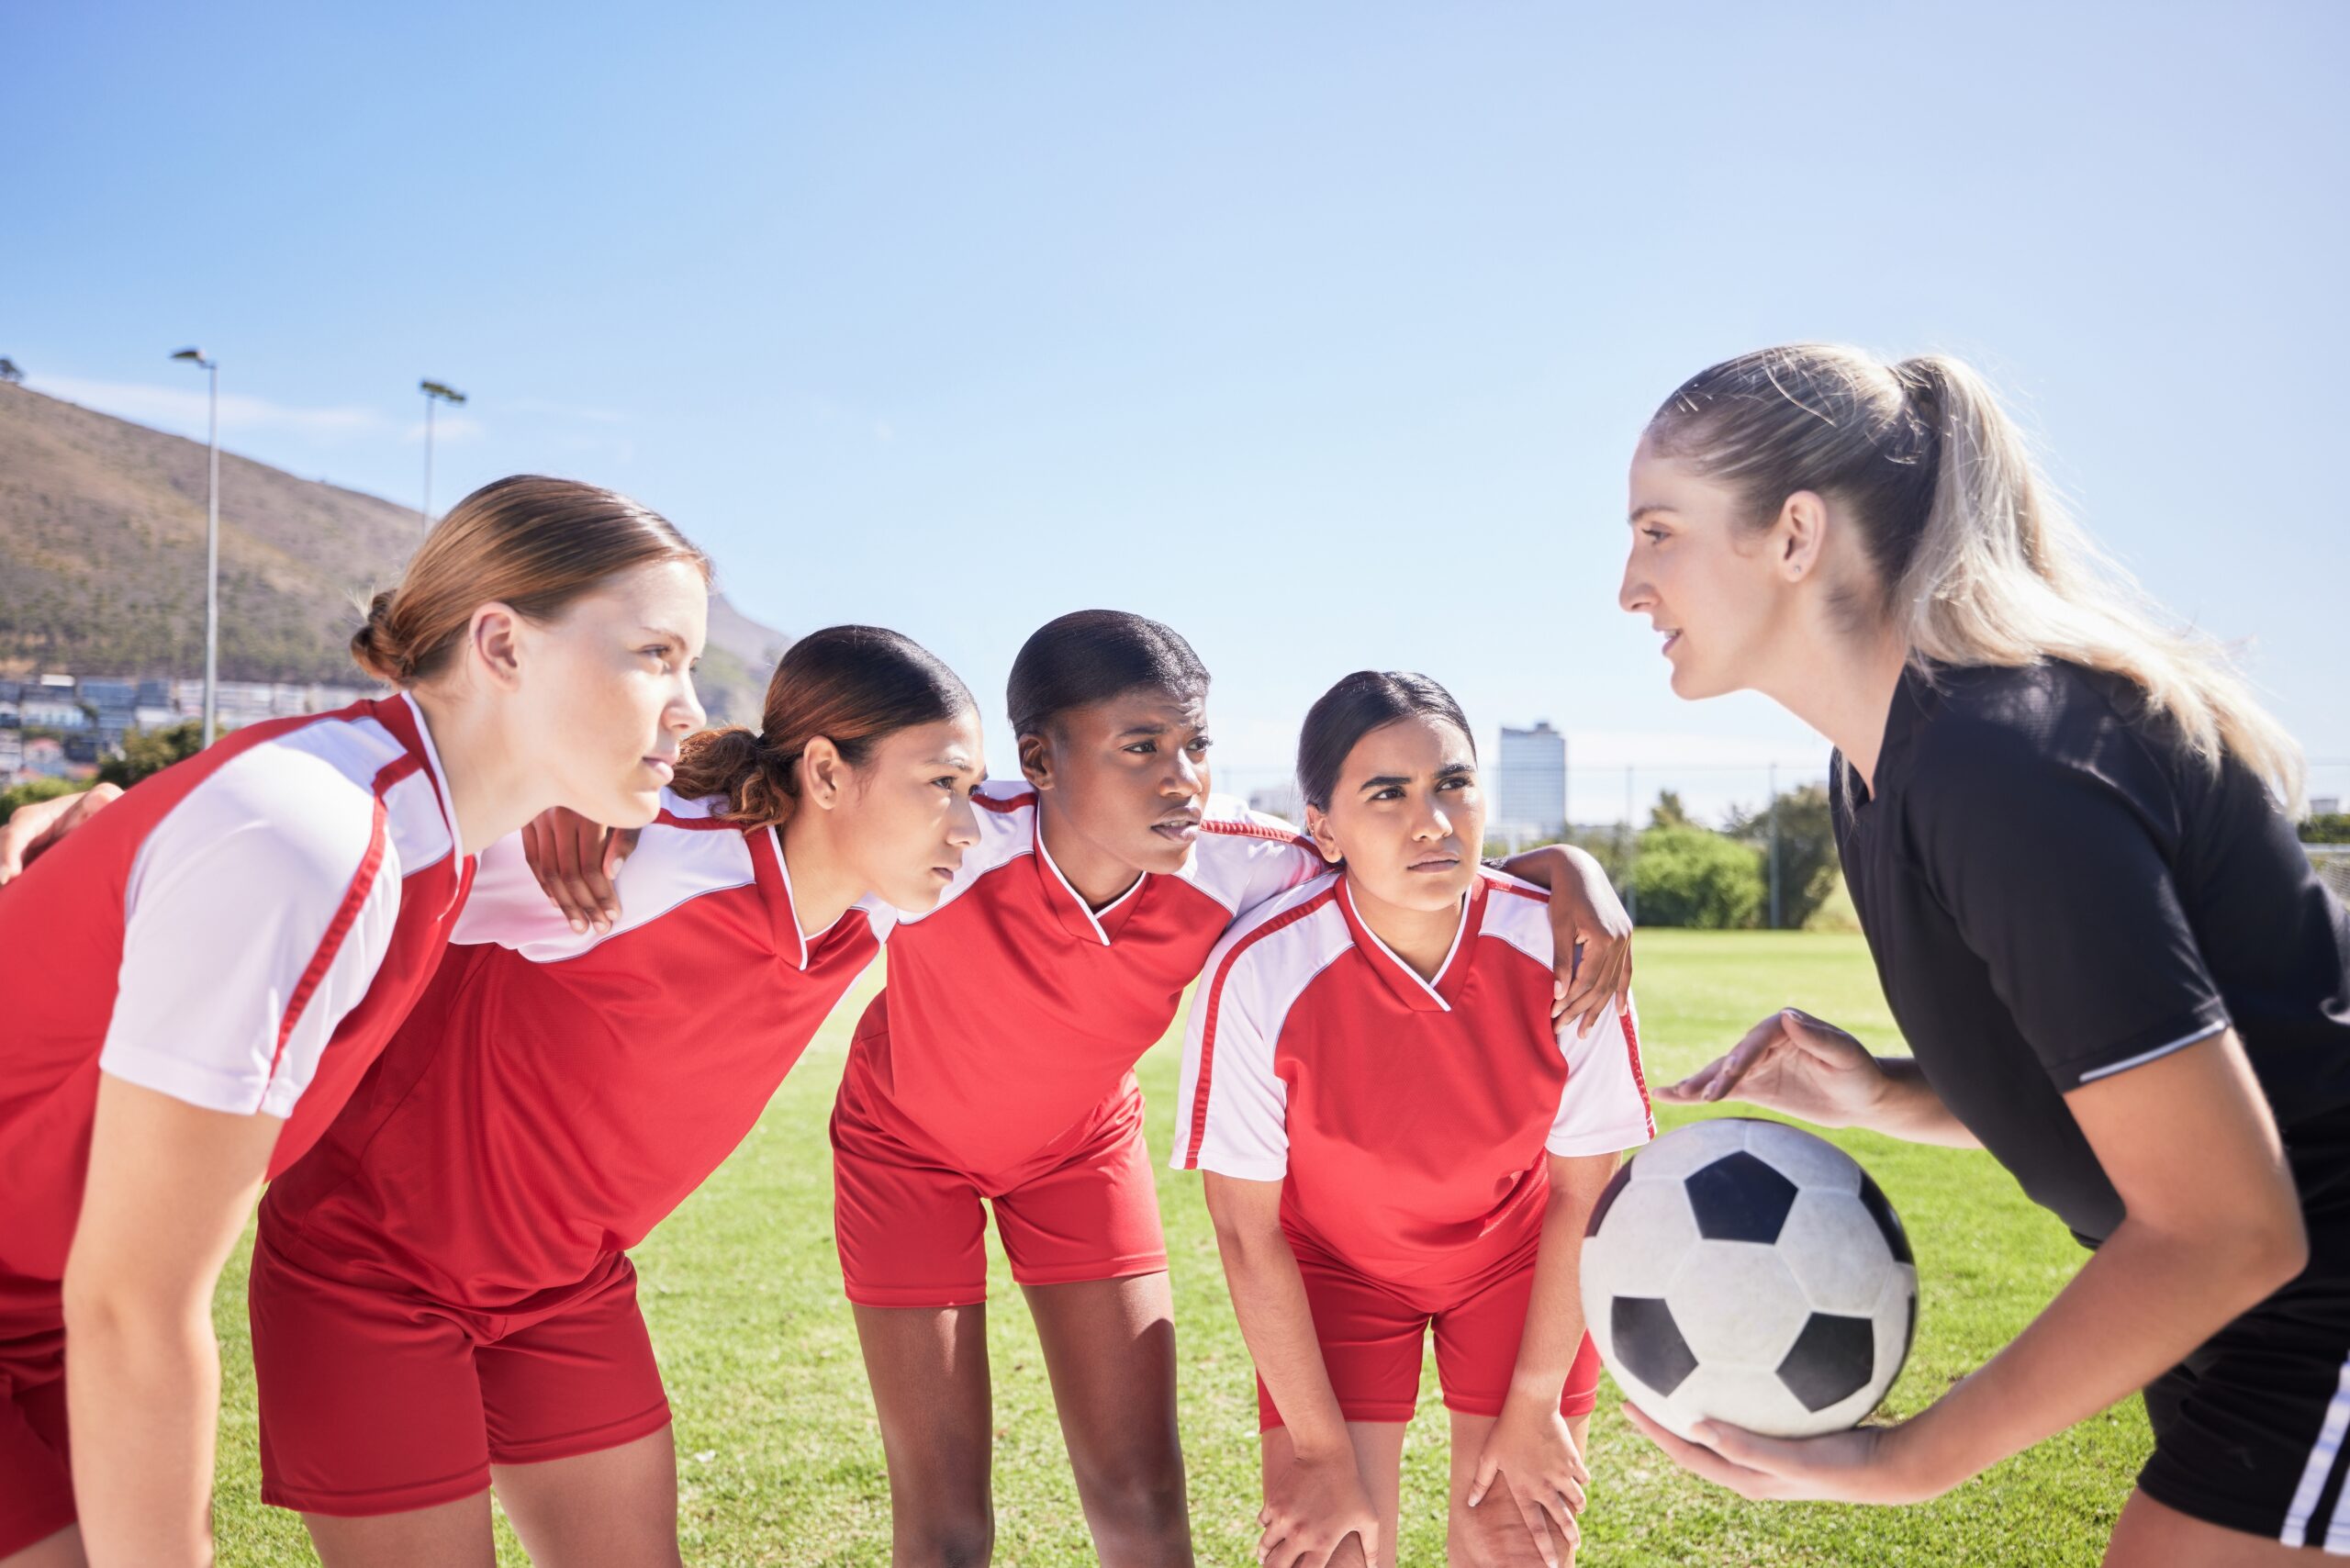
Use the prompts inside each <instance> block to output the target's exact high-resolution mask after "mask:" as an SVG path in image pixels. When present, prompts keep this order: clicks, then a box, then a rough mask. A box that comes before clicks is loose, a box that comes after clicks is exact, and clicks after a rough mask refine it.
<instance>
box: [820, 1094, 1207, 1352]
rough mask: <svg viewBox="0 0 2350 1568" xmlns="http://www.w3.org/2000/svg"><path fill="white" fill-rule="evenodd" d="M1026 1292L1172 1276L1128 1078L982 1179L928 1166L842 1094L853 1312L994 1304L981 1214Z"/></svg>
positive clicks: (836, 1184) (839, 1220)
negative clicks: (1090, 1109) (1023, 1157)
mask: <svg viewBox="0 0 2350 1568" xmlns="http://www.w3.org/2000/svg"><path fill="white" fill-rule="evenodd" d="M983 1198H984V1199H986V1200H987V1201H988V1204H990V1205H992V1206H993V1208H994V1209H995V1228H996V1233H997V1234H998V1235H999V1236H1001V1237H1002V1238H1003V1250H1004V1255H1005V1256H1006V1257H1008V1258H1009V1259H1010V1260H1012V1277H1013V1279H1014V1280H1016V1281H1018V1282H1020V1283H1022V1284H1024V1285H1066V1284H1074V1283H1076V1282H1079V1281H1081V1280H1117V1279H1125V1278H1126V1277H1127V1276H1129V1275H1133V1274H1155V1273H1158V1272H1160V1271H1163V1270H1164V1269H1165V1268H1166V1267H1167V1238H1166V1237H1165V1236H1164V1235H1163V1234H1162V1233H1161V1232H1160V1230H1159V1226H1158V1182H1157V1180H1156V1173H1155V1172H1154V1171H1153V1170H1152V1169H1151V1163H1150V1151H1149V1150H1148V1149H1147V1148H1144V1147H1143V1137H1142V1093H1141V1091H1139V1090H1137V1089H1136V1087H1135V1086H1134V1080H1133V1079H1132V1077H1131V1076H1130V1077H1128V1079H1127V1080H1126V1081H1125V1083H1124V1084H1122V1085H1121V1086H1120V1087H1119V1088H1118V1090H1117V1091H1116V1092H1114V1093H1113V1094H1112V1095H1111V1096H1110V1097H1109V1098H1108V1099H1107V1100H1105V1101H1103V1102H1102V1105H1101V1107H1100V1108H1099V1109H1098V1110H1097V1111H1096V1113H1095V1114H1092V1115H1091V1116H1087V1117H1085V1118H1083V1119H1081V1120H1080V1122H1079V1123H1078V1124H1077V1125H1076V1126H1073V1127H1071V1128H1070V1129H1069V1132H1067V1133H1065V1134H1063V1135H1062V1136H1061V1137H1057V1138H1055V1139H1054V1140H1053V1142H1052V1144H1051V1145H1050V1146H1049V1147H1047V1148H1044V1149H1042V1150H1040V1151H1038V1153H1037V1155H1036V1157H1035V1159H1032V1160H1030V1161H1029V1162H1027V1163H1026V1164H1025V1165H1024V1166H1023V1167H1021V1168H1020V1169H1019V1170H1016V1171H1013V1172H1010V1173H1008V1174H1007V1175H1005V1176H1002V1177H1000V1178H996V1179H992V1180H988V1179H982V1178H980V1177H977V1176H973V1175H971V1174H969V1173H968V1172H965V1171H962V1170H955V1169H952V1168H950V1167H948V1166H946V1165H941V1164H937V1163H934V1162H933V1161H930V1160H927V1159H924V1158H923V1154H922V1152H921V1150H920V1149H919V1148H916V1147H915V1146H913V1145H912V1144H910V1143H908V1142H907V1141H906V1140H905V1139H903V1138H901V1137H897V1136H895V1135H894V1134H892V1133H890V1132H888V1131H886V1130H884V1129H882V1128H880V1127H878V1126H875V1124H874V1122H873V1120H872V1118H871V1117H870V1116H868V1115H867V1114H863V1110H862V1108H861V1107H859V1106H857V1105H855V1104H853V1103H852V1102H851V1101H850V1099H849V1098H848V1097H847V1096H844V1097H843V1099H842V1101H841V1103H840V1104H839V1105H838V1106H836V1107H835V1108H834V1112H833V1234H834V1240H835V1241H836V1242H837V1244H838V1245H839V1247H840V1253H841V1277H842V1281H843V1283H844V1285H845V1289H846V1291H847V1293H848V1299H849V1300H851V1301H853V1302H855V1303H856V1305H859V1306H922V1307H938V1306H968V1305H973V1304H975V1303H978V1302H983V1301H985V1300H987V1298H988V1260H987V1249H986V1248H985V1246H984V1245H983V1241H982V1233H983V1232H984V1231H985V1230H986V1227H987V1218H986V1214H985V1212H984V1210H983V1209H982V1207H981V1204H980V1200H981V1199H983Z"/></svg>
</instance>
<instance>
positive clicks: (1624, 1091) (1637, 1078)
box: [1542, 998, 1656, 1156]
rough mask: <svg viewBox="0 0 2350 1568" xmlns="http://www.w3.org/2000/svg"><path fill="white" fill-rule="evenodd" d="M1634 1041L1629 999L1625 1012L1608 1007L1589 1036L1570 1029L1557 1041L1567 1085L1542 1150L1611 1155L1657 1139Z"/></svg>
mask: <svg viewBox="0 0 2350 1568" xmlns="http://www.w3.org/2000/svg"><path fill="white" fill-rule="evenodd" d="M1639 1040H1640V1036H1639V1013H1638V1012H1637V1011H1636V1010H1635V1009H1634V1008H1633V1006H1632V1004H1631V1002H1630V999H1629V998H1627V999H1626V1002H1625V1011H1624V1012H1622V1013H1616V1012H1612V1011H1611V1012H1610V1013H1609V1014H1607V1017H1606V1021H1605V1022H1604V1023H1601V1024H1599V1025H1596V1026H1595V1027H1594V1028H1593V1029H1592V1031H1591V1032H1590V1033H1589V1034H1587V1035H1583V1036H1576V1035H1575V1033H1574V1032H1573V1031H1572V1029H1570V1030H1569V1031H1568V1032H1567V1034H1566V1035H1565V1036H1563V1037H1561V1039H1560V1041H1559V1048H1560V1050H1561V1051H1562V1052H1564V1053H1565V1055H1566V1058H1567V1087H1566V1090H1565V1092H1563V1093H1561V1095H1560V1096H1559V1114H1558V1115H1557V1116H1556V1117H1555V1118H1553V1119H1552V1121H1551V1123H1550V1137H1549V1138H1547V1139H1545V1140H1544V1142H1543V1145H1542V1147H1543V1148H1546V1149H1548V1150H1549V1151H1550V1153H1552V1154H1556V1155H1562V1156H1572V1155H1579V1154H1615V1153H1617V1152H1618V1151H1620V1150H1623V1149H1627V1148H1639V1146H1640V1145H1642V1144H1644V1143H1646V1142H1648V1141H1649V1140H1650V1139H1651V1138H1653V1137H1656V1120H1655V1117H1654V1116H1653V1114H1651V1111H1650V1109H1649V1088H1648V1075H1647V1073H1646V1072H1645V1070H1643V1069H1642V1068H1641V1065H1640V1043H1639Z"/></svg>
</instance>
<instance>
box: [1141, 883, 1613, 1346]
mask: <svg viewBox="0 0 2350 1568" xmlns="http://www.w3.org/2000/svg"><path fill="white" fill-rule="evenodd" d="M1548 904H1549V895H1548V894H1546V893H1544V892H1543V891H1542V890H1540V889H1539V888H1536V887H1533V886H1532V885H1530V884H1528V883H1525V882H1521V881H1518V880H1517V879H1515V878H1512V877H1509V876H1506V875H1505V874H1503V873H1501V872H1498V871H1493V870H1484V871H1481V873H1480V874H1479V876H1478V879H1477V880H1476V882H1475V883H1474V884H1473V885H1472V888H1471V889H1470V891H1469V893H1468V895H1467V899H1466V906H1465V910H1464V913H1463V915H1462V919H1461V923H1460V932H1459V934H1458V935H1456V936H1455V938H1454V943H1453V948H1452V951H1451V953H1450V954H1449V956H1448V957H1447V958H1446V959H1445V963H1444V967H1443V969H1441V970H1439V971H1438V975H1437V978H1436V980H1435V981H1434V983H1432V984H1431V983H1430V982H1428V981H1427V980H1422V979H1421V978H1420V976H1419V975H1418V973H1417V972H1416V971H1415V970H1414V969H1412V968H1411V967H1410V966H1409V965H1407V964H1405V963H1404V961H1403V960H1402V959H1401V958H1397V957H1396V956H1395V954H1394V952H1393V950H1392V949H1390V948H1389V947H1388V946H1387V945H1386V944H1385V943H1383V942H1382V941H1381V940H1380V939H1379V938H1378V936H1377V935H1373V934H1372V932H1371V929H1370V928H1369V927H1368V926H1366V925H1365V924H1363V923H1362V921H1361V919H1360V916H1359V915H1358V914H1357V913H1356V911H1355V907H1354V902H1353V900H1352V899H1351V897H1350V896H1349V895H1348V888H1347V882H1346V879H1345V878H1344V877H1343V876H1341V875H1338V874H1336V873H1333V874H1329V875H1326V876H1324V877H1322V878H1320V879H1316V880H1315V881H1314V882H1312V883H1310V884H1308V885H1307V886H1305V887H1302V888H1300V889H1298V890H1296V891H1294V892H1292V893H1291V894H1289V895H1287V896H1286V897H1284V898H1282V899H1281V900H1279V901H1278V902H1275V903H1273V904H1272V905H1270V906H1269V907H1267V908H1265V909H1263V910H1260V911H1259V912H1258V913H1257V914H1256V915H1255V916H1254V917H1252V918H1251V919H1249V920H1248V921H1247V922H1246V923H1244V924H1242V925H1240V926H1238V927H1236V928H1235V929H1234V931H1233V933H1232V934H1231V935H1229V936H1227V937H1226V938H1225V940H1224V942H1223V943H1222V944H1221V945H1220V946H1218V947H1217V949H1216V952H1215V954H1214V957H1213V958H1210V959H1209V961H1208V970H1207V977H1206V979H1205V980H1203V983H1202V985H1201V988H1200V991H1199V993H1198V994H1197V996H1195V997H1194V998H1193V1000H1192V1015H1191V1022H1190V1028H1189V1031H1188V1035H1187V1037H1186V1040H1185V1044H1184V1051H1183V1075H1182V1087H1181V1094H1182V1101H1181V1109H1180V1111H1179V1113H1178V1114H1179V1123H1178V1128H1177V1137H1176V1148H1175V1152H1174V1158H1173V1160H1172V1164H1173V1165H1174V1166H1175V1168H1176V1169H1178V1170H1191V1169H1195V1168H1196V1169H1200V1170H1214V1171H1216V1172H1218V1173H1219V1174H1222V1175H1225V1176H1236V1177H1240V1178H1243V1179H1245V1180H1248V1181H1257V1182H1282V1183H1283V1186H1282V1190H1281V1224H1282V1226H1283V1228H1284V1229H1285V1230H1286V1231H1287V1232H1288V1234H1289V1236H1290V1238H1291V1240H1292V1244H1294V1245H1295V1246H1297V1248H1298V1249H1299V1251H1300V1254H1301V1256H1302V1257H1303V1256H1306V1255H1309V1254H1312V1255H1319V1256H1321V1257H1324V1258H1327V1259H1330V1260H1336V1261H1339V1262H1343V1263H1345V1264H1347V1265H1348V1266H1349V1267H1351V1268H1353V1269H1355V1270H1358V1271H1361V1272H1362V1273H1364V1274H1366V1275H1369V1276H1371V1277H1372V1278H1374V1279H1377V1280H1381V1281H1384V1282H1391V1283H1393V1284H1395V1285H1397V1286H1400V1287H1403V1288H1405V1289H1407V1290H1408V1291H1410V1292H1412V1293H1413V1294H1427V1295H1428V1296H1429V1297H1430V1299H1435V1300H1440V1299H1442V1298H1443V1296H1444V1295H1445V1294H1446V1293H1447V1292H1449V1291H1453V1290H1457V1289H1461V1288H1468V1287H1472V1286H1474V1285H1475V1284H1477V1283H1478V1282H1481V1281H1483V1280H1485V1279H1487V1278H1489V1277H1491V1276H1492V1275H1493V1273H1494V1271H1496V1270H1506V1269H1508V1268H1511V1267H1514V1266H1515V1265H1516V1260H1518V1259H1519V1258H1520V1255H1521V1254H1522V1253H1524V1252H1525V1251H1526V1249H1530V1248H1531V1247H1532V1246H1533V1245H1534V1243H1535V1241H1536V1240H1537V1239H1538V1238H1539V1234H1540V1230H1541V1221H1542V1212H1543V1207H1544V1204H1545V1200H1546V1199H1547V1197H1548V1193H1549V1185H1550V1183H1549V1168H1548V1166H1547V1164H1546V1163H1545V1160H1544V1156H1545V1154H1546V1152H1547V1153H1549V1154H1557V1155H1588V1154H1612V1153H1615V1152H1617V1150H1619V1149H1625V1148H1633V1147H1636V1146H1638V1145H1639V1144H1641V1143H1645V1142H1646V1141H1648V1140H1649V1139H1650V1138H1651V1137H1654V1136H1655V1132H1656V1126H1655V1123H1654V1121H1653V1120H1652V1119H1651V1115H1650V1112H1649V1103H1648V1091H1647V1086H1646V1084H1645V1081H1643V1079H1642V1077H1641V1072H1640V1060H1639V1043H1638V1040H1639V1036H1638V1032H1637V1029H1636V1026H1635V1023H1634V1016H1633V1014H1632V1013H1631V1012H1630V1011H1629V1010H1626V1011H1625V1012H1624V1013H1622V1014H1616V1015H1613V1016H1611V1017H1610V1018H1609V1020H1608V1021H1607V1022H1606V1023H1605V1024H1603V1025H1600V1026H1599V1027H1597V1028H1595V1029H1594V1030H1593V1031H1592V1032H1591V1033H1590V1034H1589V1035H1588V1036H1584V1037H1581V1038H1577V1037H1573V1036H1572V1035H1570V1036H1569V1037H1568V1038H1566V1039H1563V1040H1562V1039H1560V1038H1559V1037H1558V1036H1557V1035H1556V1034H1555V1033H1554V1031H1553V1028H1552V1025H1551V1020H1550V1002H1551V985H1552V980H1553V972H1552V967H1551V942H1550V920H1549V913H1548Z"/></svg>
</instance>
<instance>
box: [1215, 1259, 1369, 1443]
mask: <svg viewBox="0 0 2350 1568" xmlns="http://www.w3.org/2000/svg"><path fill="white" fill-rule="evenodd" d="M1216 1244H1217V1247H1218V1249H1219V1250H1220V1251H1221V1252H1222V1254H1223V1257H1224V1277H1225V1283H1226V1284H1227V1285H1228V1286H1229V1287H1230V1289H1231V1292H1232V1310H1233V1314H1234V1316H1237V1318H1239V1320H1240V1337H1241V1338H1242V1339H1244V1340H1246V1341H1247V1342H1248V1354H1249V1357H1250V1359H1251V1360H1253V1361H1255V1362H1256V1363H1257V1375H1258V1376H1259V1377H1260V1378H1263V1379H1264V1380H1265V1391H1266V1392H1267V1393H1268V1394H1271V1395H1272V1400H1273V1408H1274V1409H1276V1410H1278V1411H1280V1412H1281V1424H1282V1425H1283V1426H1284V1427H1287V1428H1289V1434H1290V1440H1291V1441H1292V1444H1294V1445H1295V1447H1296V1449H1297V1450H1298V1451H1299V1452H1300V1453H1312V1452H1317V1451H1333V1450H1337V1449H1340V1448H1343V1447H1345V1446H1346V1443H1347V1426H1346V1417H1345V1415H1344V1414H1343V1413H1342V1412H1341V1411H1340V1410H1339V1408H1338V1396H1337V1392H1336V1391H1335V1390H1334V1389H1332V1387H1331V1386H1330V1372H1329V1368H1328V1367H1326V1365H1324V1364H1323V1361H1322V1344H1321V1341H1320V1340H1319V1339H1317V1338H1315V1333H1314V1312H1313V1308H1312V1307H1311V1306H1310V1305H1308V1304H1307V1302H1306V1299H1305V1277H1304V1274H1302V1273H1301V1272H1300V1271H1298V1267H1297V1256H1296V1254H1295V1253H1293V1252H1292V1251H1291V1250H1290V1247H1289V1239H1288V1238H1286V1237H1284V1236H1283V1235H1282V1234H1281V1230H1280V1229H1279V1227H1277V1226H1275V1227H1268V1228H1263V1229H1257V1228H1250V1229H1246V1230H1242V1229H1237V1228H1235V1229H1232V1230H1226V1229H1225V1227H1224V1226H1218V1227H1217V1230H1216Z"/></svg>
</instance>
